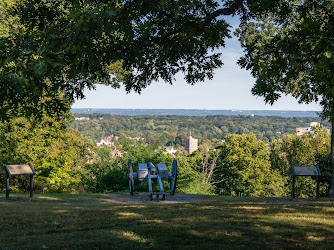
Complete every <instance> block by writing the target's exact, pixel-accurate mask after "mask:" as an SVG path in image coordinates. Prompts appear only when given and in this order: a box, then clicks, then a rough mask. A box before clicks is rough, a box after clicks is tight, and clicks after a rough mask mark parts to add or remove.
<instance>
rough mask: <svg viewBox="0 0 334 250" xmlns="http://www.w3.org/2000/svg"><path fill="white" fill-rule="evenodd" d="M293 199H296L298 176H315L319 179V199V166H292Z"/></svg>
mask: <svg viewBox="0 0 334 250" xmlns="http://www.w3.org/2000/svg"><path fill="white" fill-rule="evenodd" d="M292 171H293V177H292V198H295V179H296V176H315V177H316V178H317V198H319V176H321V173H320V169H319V167H318V166H314V167H312V166H292Z"/></svg>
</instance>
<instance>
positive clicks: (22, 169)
mask: <svg viewBox="0 0 334 250" xmlns="http://www.w3.org/2000/svg"><path fill="white" fill-rule="evenodd" d="M5 168H6V170H7V172H8V174H9V175H10V176H12V175H21V174H29V175H34V174H35V171H34V170H33V169H32V167H30V165H28V164H22V165H5Z"/></svg>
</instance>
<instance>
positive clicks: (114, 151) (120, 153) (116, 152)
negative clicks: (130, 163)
mask: <svg viewBox="0 0 334 250" xmlns="http://www.w3.org/2000/svg"><path fill="white" fill-rule="evenodd" d="M122 156H123V152H122V151H120V150H113V151H112V157H113V158H117V157H122Z"/></svg>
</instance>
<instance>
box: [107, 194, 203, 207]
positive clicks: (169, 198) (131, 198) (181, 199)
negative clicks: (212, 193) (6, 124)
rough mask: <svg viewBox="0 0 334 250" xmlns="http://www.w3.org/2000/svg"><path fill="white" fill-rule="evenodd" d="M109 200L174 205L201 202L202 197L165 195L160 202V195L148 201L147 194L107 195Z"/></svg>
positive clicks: (194, 195)
mask: <svg viewBox="0 0 334 250" xmlns="http://www.w3.org/2000/svg"><path fill="white" fill-rule="evenodd" d="M107 197H108V198H110V199H111V200H112V201H119V202H121V203H122V202H126V203H128V202H133V203H162V204H163V203H166V204H174V203H189V202H196V201H201V200H203V199H204V196H202V195H198V194H175V195H170V194H166V197H165V200H162V197H161V195H159V196H157V195H156V194H154V195H153V199H152V200H150V197H149V195H148V193H135V194H134V195H130V194H129V193H120V194H108V195H107V196H106V198H107Z"/></svg>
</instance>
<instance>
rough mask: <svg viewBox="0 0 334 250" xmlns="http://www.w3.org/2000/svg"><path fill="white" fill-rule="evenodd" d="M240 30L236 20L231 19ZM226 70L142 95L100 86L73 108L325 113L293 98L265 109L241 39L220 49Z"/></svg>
mask: <svg viewBox="0 0 334 250" xmlns="http://www.w3.org/2000/svg"><path fill="white" fill-rule="evenodd" d="M228 21H230V23H231V24H232V25H233V26H234V27H236V26H237V25H238V23H237V20H236V19H230V18H229V20H228ZM220 51H221V52H222V59H223V62H224V66H223V67H222V68H219V69H217V70H216V71H215V75H214V78H213V79H212V80H206V81H205V82H200V83H197V84H196V85H194V86H191V85H189V84H187V83H186V82H185V81H184V79H183V76H182V75H177V76H176V81H175V83H174V84H173V85H169V84H167V83H165V82H163V81H160V82H154V83H152V84H151V85H150V86H148V87H147V88H146V89H143V91H142V93H141V94H137V93H134V92H133V93H129V94H126V92H125V90H124V88H123V87H121V88H120V89H113V88H110V87H108V86H104V85H97V88H96V90H95V91H94V90H87V91H85V96H86V98H85V99H83V100H77V101H76V102H75V103H74V105H73V106H72V107H73V108H126V109H218V110H219V109H220V110H224V109H240V110H317V111H319V110H321V107H320V105H318V104H316V103H311V104H309V105H306V104H298V102H297V101H296V100H295V99H294V98H293V97H291V96H283V97H282V98H280V99H279V100H278V101H277V102H276V103H275V104H274V105H273V106H271V105H269V104H268V105H265V103H264V101H263V98H262V97H256V96H253V95H252V93H251V89H252V86H253V85H254V83H255V79H254V78H253V77H252V76H251V74H250V72H249V71H246V70H244V69H241V68H240V67H239V66H238V65H237V60H238V59H239V58H240V57H241V56H242V54H243V51H242V48H241V47H240V45H239V42H238V40H237V38H235V37H233V38H231V39H228V40H227V41H226V47H225V48H222V49H220Z"/></svg>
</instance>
